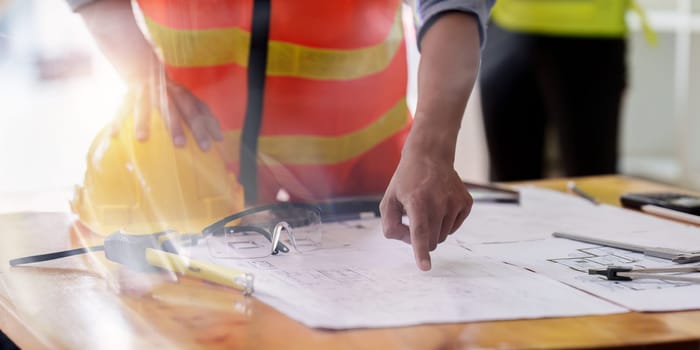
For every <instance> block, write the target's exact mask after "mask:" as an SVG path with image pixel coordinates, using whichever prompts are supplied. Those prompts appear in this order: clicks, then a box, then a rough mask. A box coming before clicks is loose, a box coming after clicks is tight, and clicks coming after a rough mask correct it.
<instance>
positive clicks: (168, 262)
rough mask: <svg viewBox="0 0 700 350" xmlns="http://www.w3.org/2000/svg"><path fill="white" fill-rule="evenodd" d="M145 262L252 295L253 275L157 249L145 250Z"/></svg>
mask: <svg viewBox="0 0 700 350" xmlns="http://www.w3.org/2000/svg"><path fill="white" fill-rule="evenodd" d="M146 261H148V263H150V264H151V265H153V266H157V267H160V268H163V269H166V270H168V271H172V272H175V273H179V274H182V275H185V276H190V277H196V278H199V279H202V280H205V281H209V282H212V283H216V284H221V285H224V286H229V287H233V288H235V289H238V290H240V291H241V292H243V294H245V295H251V294H253V290H254V289H253V281H254V278H253V274H251V273H249V272H244V271H240V270H236V269H234V268H230V267H226V266H221V265H216V264H212V263H210V262H205V261H199V260H192V259H190V258H188V257H185V256H182V255H177V254H173V253H168V252H165V251H162V250H158V249H152V248H146Z"/></svg>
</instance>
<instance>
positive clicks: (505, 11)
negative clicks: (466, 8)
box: [491, 0, 656, 42]
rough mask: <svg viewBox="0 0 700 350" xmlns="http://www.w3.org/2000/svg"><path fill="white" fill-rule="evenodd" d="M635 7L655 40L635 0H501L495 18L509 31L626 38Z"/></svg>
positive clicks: (497, 3)
mask: <svg viewBox="0 0 700 350" xmlns="http://www.w3.org/2000/svg"><path fill="white" fill-rule="evenodd" d="M629 9H632V10H634V11H635V12H637V14H638V15H639V17H640V19H641V21H642V27H643V28H644V31H645V34H646V36H647V39H648V40H649V41H650V42H654V41H655V40H656V39H655V37H654V33H653V31H651V28H650V27H649V24H648V21H647V19H646V16H645V15H644V13H643V11H642V10H641V8H640V7H639V6H638V5H637V4H636V3H635V2H634V1H633V0H498V1H496V5H494V7H493V12H492V13H491V17H492V19H493V21H494V22H495V23H497V24H498V25H500V26H502V27H504V28H507V29H509V30H513V31H518V32H526V33H536V34H552V35H564V36H579V37H611V38H616V37H624V36H625V35H626V34H627V24H626V22H625V13H626V12H627V10H629Z"/></svg>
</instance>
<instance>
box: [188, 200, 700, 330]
mask: <svg viewBox="0 0 700 350" xmlns="http://www.w3.org/2000/svg"><path fill="white" fill-rule="evenodd" d="M520 199H521V202H520V205H514V204H502V203H501V204H495V203H477V204H475V205H474V207H473V209H472V212H471V214H470V216H469V218H467V220H466V221H465V223H464V225H462V227H461V228H460V229H459V230H458V231H457V232H455V233H454V234H453V235H451V236H450V238H448V240H447V241H445V242H444V243H442V244H441V245H440V246H439V247H438V249H437V250H436V251H434V252H432V253H431V256H432V265H433V267H432V270H431V271H429V272H421V271H419V270H418V269H417V268H416V266H415V262H414V258H413V251H412V249H411V247H410V246H409V245H407V244H405V243H403V242H399V241H393V240H387V239H385V238H384V236H383V234H382V231H381V225H380V221H379V220H378V219H366V220H361V221H351V222H344V223H334V224H324V228H323V231H324V238H323V246H322V247H321V248H320V249H318V250H315V251H312V252H305V253H298V252H291V253H288V254H279V255H275V256H269V257H266V258H259V259H251V260H241V259H215V258H212V257H211V256H210V255H209V254H208V250H207V248H206V247H205V246H197V247H194V248H192V249H191V255H192V257H193V258H196V259H204V260H210V261H213V262H216V263H218V264H222V265H227V266H231V267H236V268H238V269H241V270H245V271H248V272H251V273H253V274H254V275H255V288H256V291H255V294H254V296H255V297H256V298H258V299H260V300H261V301H263V302H265V303H267V304H269V305H271V306H273V307H275V308H276V309H278V310H279V311H281V312H283V313H285V314H286V315H288V316H289V317H291V318H293V319H296V320H299V321H300V322H302V323H303V324H305V325H308V326H311V327H320V328H330V329H346V328H358V327H388V326H405V325H415V324H424V323H444V322H468V321H486V320H507V319H524V318H543V317H563V316H579V315H599V314H611V313H620V312H627V311H630V310H636V311H670V310H685V309H700V298H697V295H700V286H698V285H693V284H689V283H683V282H663V281H657V280H639V281H631V282H616V281H608V280H605V279H603V278H602V277H601V276H595V275H589V274H588V273H587V271H588V269H589V268H605V267H607V266H617V265H624V266H632V267H660V266H668V265H669V264H670V262H669V261H666V260H661V259H657V258H650V257H646V256H643V255H641V254H636V253H631V252H627V251H623V250H619V249H614V248H608V247H601V246H597V245H592V244H586V243H581V242H576V241H570V240H567V239H562V238H553V237H552V233H553V232H568V233H574V234H579V235H586V236H590V237H596V238H603V239H608V240H617V241H620V242H626V243H631V244H638V245H648V246H656V247H666V248H675V249H687V250H700V229H699V228H697V227H693V226H689V225H685V224H680V223H676V222H671V221H667V220H663V219H659V218H656V217H652V216H649V215H645V214H641V213H638V212H634V211H631V210H627V209H621V208H617V207H613V206H608V205H593V204H591V203H590V202H588V201H586V200H583V199H581V198H578V197H575V196H572V195H567V194H565V193H559V192H555V191H550V190H544V189H537V188H531V187H526V188H521V190H520Z"/></svg>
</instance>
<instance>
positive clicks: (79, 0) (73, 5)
mask: <svg viewBox="0 0 700 350" xmlns="http://www.w3.org/2000/svg"><path fill="white" fill-rule="evenodd" d="M97 1H98V0H66V2H67V3H68V6H70V9H71V10H73V12H75V11H78V10H79V9H80V8H81V7H83V6H85V5H87V4H90V3H93V2H97Z"/></svg>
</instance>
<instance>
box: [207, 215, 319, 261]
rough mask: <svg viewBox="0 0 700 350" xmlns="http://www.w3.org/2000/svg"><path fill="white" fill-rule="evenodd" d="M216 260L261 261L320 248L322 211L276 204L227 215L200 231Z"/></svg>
mask: <svg viewBox="0 0 700 350" xmlns="http://www.w3.org/2000/svg"><path fill="white" fill-rule="evenodd" d="M202 233H203V235H204V239H205V241H206V244H207V247H208V249H209V253H210V254H211V255H212V256H213V257H216V258H238V259H246V258H261V257H265V256H268V255H276V254H278V253H279V252H284V253H287V252H289V246H292V247H293V248H294V249H295V250H297V251H299V252H306V251H311V250H314V249H317V248H319V247H320V246H321V237H322V233H321V211H320V209H319V208H318V207H316V206H314V205H311V204H305V203H275V204H270V205H264V206H259V207H254V208H250V209H247V210H244V211H242V212H239V213H236V214H233V215H229V216H227V217H225V218H223V219H221V220H219V221H217V222H215V223H213V224H211V225H209V226H207V227H206V228H204V230H203V231H202Z"/></svg>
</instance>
